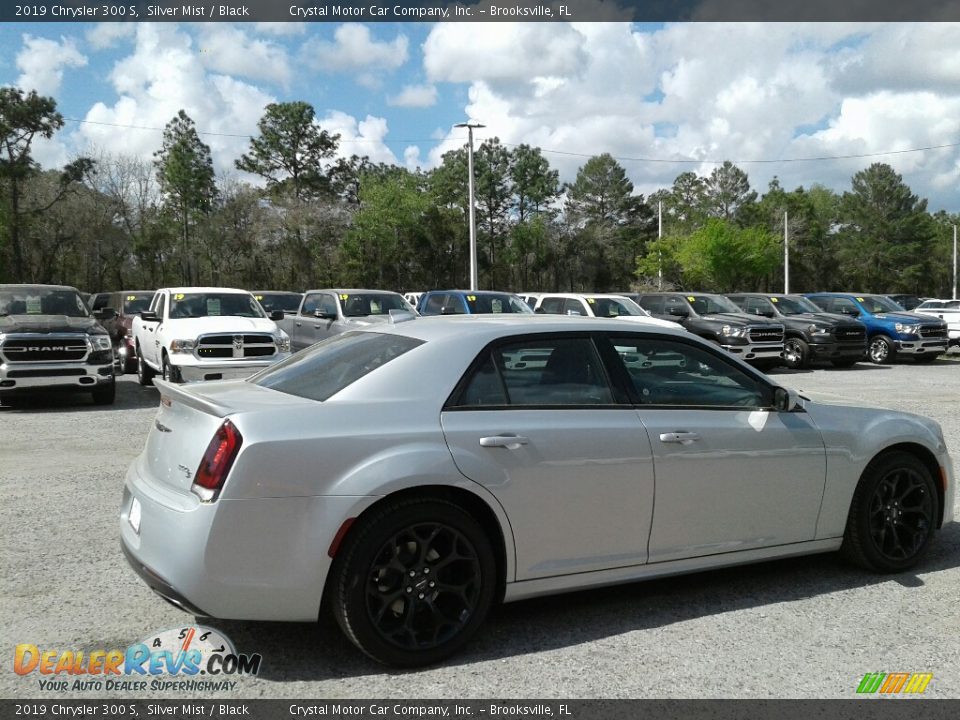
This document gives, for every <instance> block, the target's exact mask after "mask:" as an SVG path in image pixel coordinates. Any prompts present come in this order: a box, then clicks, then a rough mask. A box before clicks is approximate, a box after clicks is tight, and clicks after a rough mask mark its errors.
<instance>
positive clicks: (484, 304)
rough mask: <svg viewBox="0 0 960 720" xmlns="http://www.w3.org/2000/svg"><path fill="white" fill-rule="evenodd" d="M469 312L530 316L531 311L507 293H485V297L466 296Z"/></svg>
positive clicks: (523, 303)
mask: <svg viewBox="0 0 960 720" xmlns="http://www.w3.org/2000/svg"><path fill="white" fill-rule="evenodd" d="M467 305H469V306H470V312H471V313H474V314H477V313H480V314H486V313H522V314H525V315H532V314H533V310H531V309H530V306H529V305H527V304H526V303H525V302H524V301H523V300H521V299H520V298H518V297H517V296H516V295H508V294H507V293H496V294H494V293H487V294H485V295H467Z"/></svg>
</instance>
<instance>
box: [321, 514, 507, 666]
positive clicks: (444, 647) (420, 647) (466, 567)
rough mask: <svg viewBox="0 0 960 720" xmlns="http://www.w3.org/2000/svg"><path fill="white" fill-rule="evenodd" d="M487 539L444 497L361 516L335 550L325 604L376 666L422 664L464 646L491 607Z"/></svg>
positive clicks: (491, 565)
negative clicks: (338, 548)
mask: <svg viewBox="0 0 960 720" xmlns="http://www.w3.org/2000/svg"><path fill="white" fill-rule="evenodd" d="M496 584H497V581H496V563H495V562H494V558H493V549H492V546H491V544H490V540H489V538H488V537H487V535H486V533H485V532H484V531H483V529H482V528H481V527H480V525H479V524H478V523H477V522H476V520H474V519H473V518H472V517H471V516H470V515H469V514H468V513H467V512H465V511H464V510H463V509H461V508H460V507H458V506H457V505H454V504H453V503H450V502H448V501H445V500H435V499H411V500H401V501H397V502H390V503H388V504H386V505H384V506H383V507H382V508H379V509H376V510H374V511H373V512H372V513H371V514H369V515H367V516H364V517H361V518H360V520H359V521H358V522H357V524H356V525H355V526H354V527H353V528H351V530H350V533H349V534H348V536H347V538H346V540H345V541H344V543H343V545H342V546H341V548H340V550H339V552H338V553H337V556H336V559H335V560H334V563H333V567H332V568H331V571H330V578H329V580H328V592H329V601H328V605H329V607H330V608H331V610H332V612H333V616H334V618H335V619H336V621H337V623H338V624H339V626H340V628H341V629H342V630H343V632H344V633H345V634H346V636H347V637H348V638H349V639H350V640H351V641H352V642H353V643H354V644H355V645H356V646H357V647H358V648H360V649H361V650H362V651H363V652H364V653H366V654H367V655H369V656H370V657H371V658H373V659H374V660H376V661H377V662H380V663H383V664H385V665H393V666H397V667H420V666H424V665H431V664H433V663H436V662H439V661H441V660H443V659H444V658H446V657H448V656H450V655H452V654H454V653H455V652H457V651H458V650H460V648H462V647H463V645H464V644H466V643H467V642H468V641H469V640H470V638H471V637H472V636H473V634H474V633H475V632H476V630H477V628H479V626H480V625H481V624H482V623H483V620H484V618H485V617H486V615H487V612H488V611H489V609H490V606H491V605H492V603H493V599H494V591H495V587H496Z"/></svg>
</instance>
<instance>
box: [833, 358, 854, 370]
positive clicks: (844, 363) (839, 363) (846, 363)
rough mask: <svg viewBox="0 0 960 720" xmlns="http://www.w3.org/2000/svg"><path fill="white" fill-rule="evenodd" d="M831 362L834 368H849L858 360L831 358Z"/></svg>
mask: <svg viewBox="0 0 960 720" xmlns="http://www.w3.org/2000/svg"><path fill="white" fill-rule="evenodd" d="M831 362H832V363H833V366H834V367H836V368H851V367H853V366H854V365H856V364H857V363H858V362H859V360H832V361H831Z"/></svg>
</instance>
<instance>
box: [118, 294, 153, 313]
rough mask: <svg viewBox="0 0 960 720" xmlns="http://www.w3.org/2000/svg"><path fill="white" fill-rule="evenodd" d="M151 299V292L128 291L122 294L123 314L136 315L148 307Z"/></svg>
mask: <svg viewBox="0 0 960 720" xmlns="http://www.w3.org/2000/svg"><path fill="white" fill-rule="evenodd" d="M152 299H153V293H152V292H142V293H128V294H126V295H124V296H123V312H124V314H125V315H138V314H140V313H142V312H143V311H144V310H146V309H148V308H149V307H150V301H151V300H152Z"/></svg>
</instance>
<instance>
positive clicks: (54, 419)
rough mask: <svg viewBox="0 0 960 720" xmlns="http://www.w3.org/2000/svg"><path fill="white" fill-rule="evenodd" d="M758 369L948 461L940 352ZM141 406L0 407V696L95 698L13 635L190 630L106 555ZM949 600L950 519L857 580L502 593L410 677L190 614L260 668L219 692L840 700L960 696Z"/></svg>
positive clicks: (951, 427)
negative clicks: (866, 409)
mask: <svg viewBox="0 0 960 720" xmlns="http://www.w3.org/2000/svg"><path fill="white" fill-rule="evenodd" d="M773 376H774V377H776V379H777V380H778V381H779V382H781V383H783V384H785V385H788V386H792V387H794V388H797V389H799V390H807V391H815V392H819V393H829V394H831V395H834V396H836V397H838V398H845V399H849V400H850V401H853V402H862V403H868V404H874V405H882V406H886V407H891V408H896V409H901V410H907V411H911V412H916V413H921V414H924V415H928V416H930V417H933V418H935V419H936V420H938V421H939V422H940V423H941V424H942V425H943V429H944V434H945V436H946V439H947V443H948V446H949V447H950V448H951V450H952V452H953V454H954V457H955V458H956V457H960V410H958V398H960V354H957V353H956V352H954V353H952V354H951V355H949V356H947V357H945V358H942V359H940V360H938V361H937V362H935V363H933V364H930V365H913V364H911V363H909V362H904V363H902V364H898V365H894V366H879V367H878V366H871V365H865V364H860V365H858V366H856V367H854V368H852V369H850V370H835V369H827V368H822V369H821V368H818V369H815V370H811V371H797V372H789V371H781V372H776V371H775V372H774V373H773ZM157 402H158V395H157V392H156V390H155V389H153V388H142V387H140V386H139V385H138V384H137V383H136V378H135V377H134V376H132V375H127V376H124V377H122V378H121V379H120V382H119V387H118V394H117V403H116V405H115V406H114V407H110V408H97V407H94V406H92V405H91V404H90V401H89V398H88V397H87V396H84V395H77V396H67V395H64V396H50V397H42V398H33V399H31V400H29V401H27V402H24V403H22V404H20V405H18V406H15V407H14V408H12V409H11V408H4V409H2V410H0V488H2V502H0V522H2V528H3V531H2V532H3V543H2V548H0V588H2V589H0V618H2V630H3V637H4V640H5V642H4V648H3V652H4V653H6V654H7V656H6V660H5V661H4V662H3V669H2V671H0V694H2V696H3V697H5V698H36V697H57V698H66V697H80V698H82V697H103V696H104V692H103V691H100V692H96V691H93V692H90V693H84V692H67V693H55V694H52V695H51V694H50V692H49V691H46V692H44V691H41V690H40V688H39V685H38V677H39V676H38V675H37V674H36V673H33V674H32V675H29V676H25V677H20V676H18V675H16V674H15V673H14V672H13V670H12V657H11V656H12V653H13V647H14V645H16V644H18V643H33V644H36V645H38V646H39V647H41V648H50V649H54V648H55V649H59V650H68V649H70V650H77V649H81V650H84V651H91V650H95V649H110V648H125V647H127V646H129V645H130V644H131V643H134V642H137V641H139V640H142V639H143V638H145V637H146V636H147V635H149V634H151V633H154V632H155V631H158V630H162V629H165V628H173V627H179V626H182V625H185V624H190V623H192V622H193V618H191V617H190V616H188V615H186V614H184V613H182V612H180V611H178V610H176V609H174V608H173V607H171V606H169V605H167V604H166V603H164V602H163V601H162V600H160V599H159V598H158V597H156V596H155V595H154V594H153V593H152V592H151V591H150V590H149V589H148V588H147V587H146V586H145V585H144V584H143V583H142V582H141V581H140V580H139V579H138V578H137V577H136V576H135V575H134V574H133V572H132V571H131V570H130V569H129V568H128V567H127V564H126V562H125V561H124V559H123V556H122V554H121V552H120V548H119V540H118V530H117V519H116V515H117V510H118V506H119V502H120V496H121V488H122V482H123V476H124V472H125V470H126V467H127V465H128V464H129V463H130V461H131V460H132V459H133V458H134V456H135V455H136V454H138V453H139V452H140V450H141V448H142V446H143V443H144V438H145V436H146V433H147V430H148V428H149V426H150V424H151V420H152V418H153V416H154V413H155V408H156V405H157ZM571 531H572V532H575V531H576V530H575V529H572V530H571ZM958 594H960V524H954V525H950V526H947V527H946V528H944V530H943V531H942V532H941V533H940V534H939V536H938V538H937V540H936V542H935V545H934V546H933V547H932V548H931V552H930V554H929V555H928V556H927V558H926V560H925V561H924V562H923V563H922V565H921V567H920V569H919V571H918V572H917V573H916V574H905V575H897V576H883V577H880V576H874V575H871V574H868V573H865V572H863V571H860V570H858V569H856V568H851V567H849V566H847V565H845V564H844V563H842V562H841V561H840V560H839V559H838V558H837V557H835V556H832V555H820V556H813V557H807V558H801V559H796V560H789V561H776V562H771V563H766V564H762V565H753V566H749V567H745V568H738V569H729V570H721V571H714V572H709V573H700V574H696V575H690V576H685V577H682V578H674V579H669V580H660V581H653V582H647V583H638V584H633V585H628V586H621V587H617V588H608V589H603V590H593V591H588V592H580V593H576V594H571V595H565V596H559V597H553V598H547V599H540V600H532V601H526V602H521V603H516V604H512V605H507V606H504V607H502V608H500V609H498V610H496V611H495V612H494V614H493V616H492V617H491V618H490V620H489V621H488V623H487V625H486V627H485V628H484V629H483V630H481V632H480V634H479V636H478V638H477V639H476V640H475V641H474V642H473V643H472V644H471V645H470V646H469V647H468V649H467V651H466V652H465V653H462V654H461V655H459V656H457V657H456V658H454V660H452V661H450V662H448V663H447V664H445V665H443V666H440V667H436V668H431V669H427V670H421V671H416V672H406V673H396V672H392V671H387V670H385V669H384V668H381V667H379V666H377V665H375V664H373V663H372V662H370V661H367V660H366V659H365V657H363V656H362V655H361V654H360V653H359V652H358V651H356V650H355V649H354V648H353V646H352V645H350V644H349V643H348V642H347V641H346V640H345V639H343V638H342V637H341V636H340V634H339V632H337V631H335V630H332V629H331V628H327V627H316V626H312V625H292V624H276V623H235V622H220V621H206V623H205V624H208V625H211V626H213V627H216V628H219V629H221V630H223V631H224V632H226V633H227V635H229V636H230V637H231V638H232V639H233V641H234V643H235V644H236V646H237V649H238V650H240V651H242V652H259V653H262V655H263V667H262V670H261V673H260V676H259V677H257V678H241V679H239V680H238V683H237V686H236V688H235V689H234V690H232V691H229V692H224V693H223V695H222V697H229V698H258V697H286V698H326V699H337V698H350V697H357V698H359V697H366V698H369V697H392V698H410V699H414V698H460V697H473V698H482V697H488V698H520V697H530V698H536V697H544V698H643V697H686V698H704V697H706V698H709V697H803V698H831V697H852V696H853V695H854V691H855V689H856V687H857V684H858V683H859V681H860V678H861V677H862V676H863V675H864V673H867V672H898V671H902V672H932V673H933V675H934V679H933V681H932V682H931V684H930V686H929V687H928V689H927V692H926V695H927V696H932V697H960V614H958V613H957V611H956V606H957V601H958ZM70 679H71V681H72V680H73V678H70ZM115 695H116V697H118V698H119V697H130V696H131V694H130V693H119V694H115ZM132 695H136V696H139V697H170V698H172V699H179V698H183V697H189V696H190V693H177V694H176V695H173V694H163V693H158V692H144V693H139V694H137V693H134V694H132ZM195 696H196V697H209V696H210V694H209V693H197V694H196V695H195Z"/></svg>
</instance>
